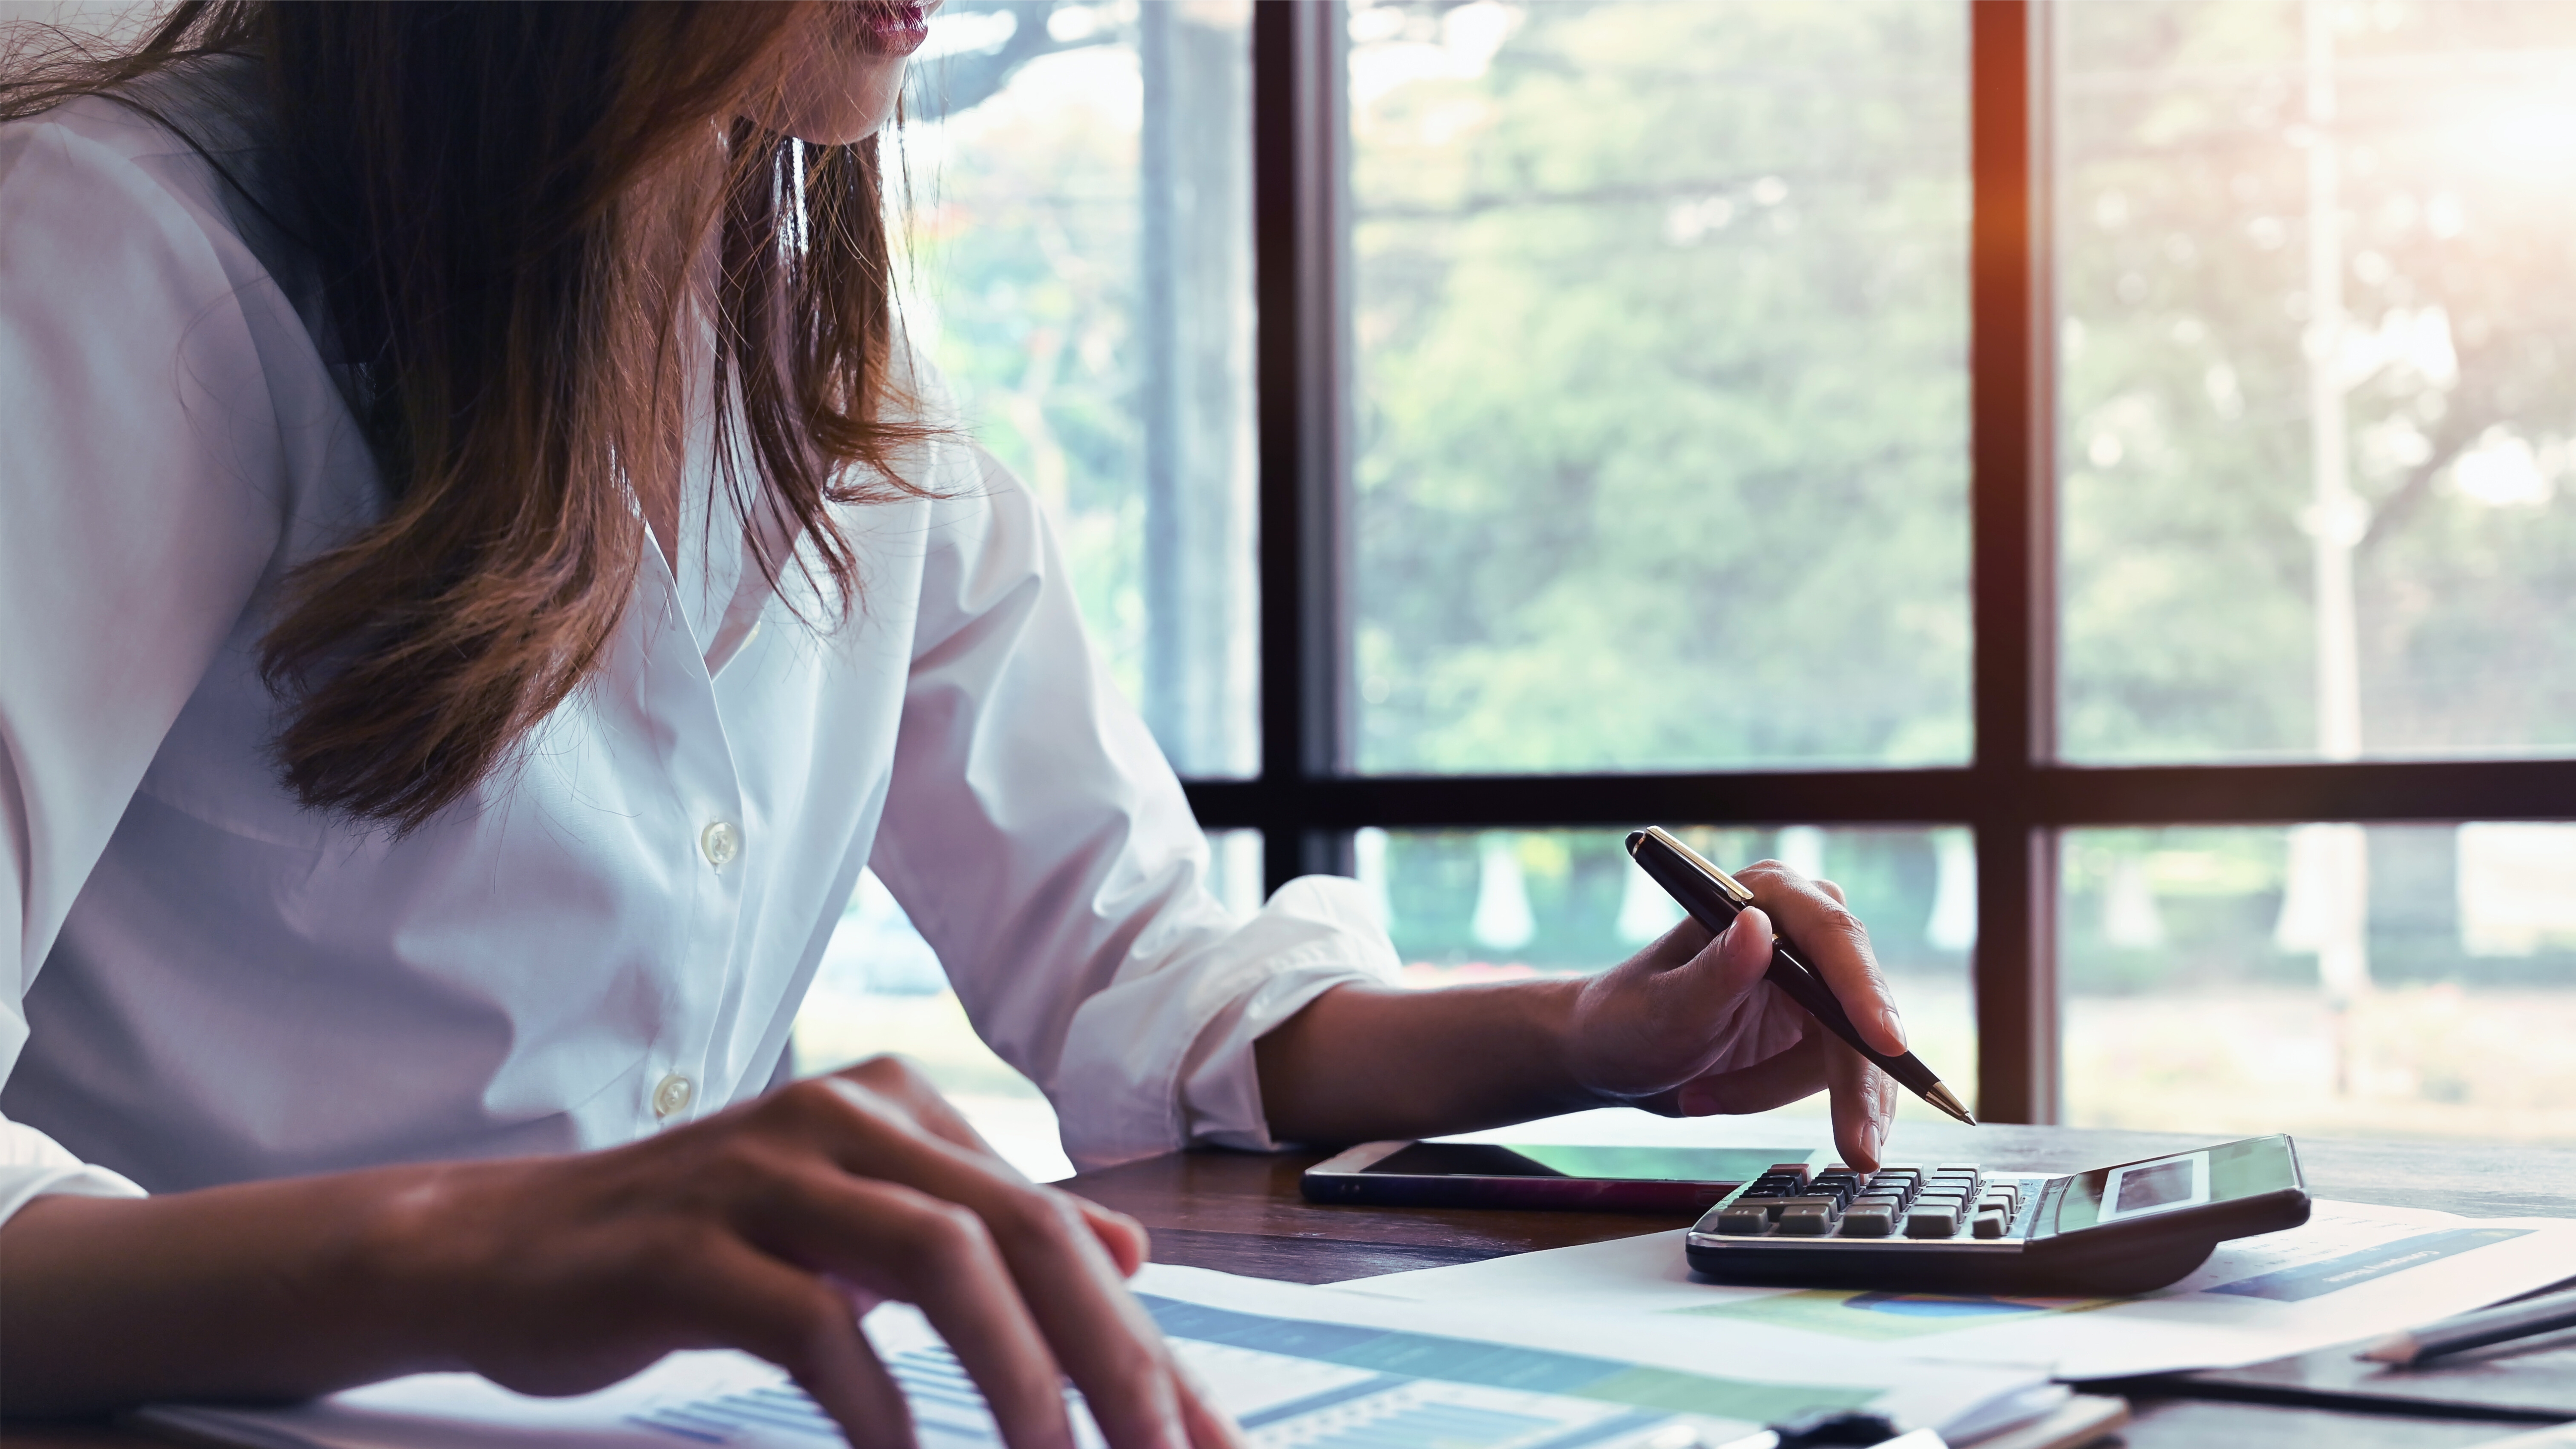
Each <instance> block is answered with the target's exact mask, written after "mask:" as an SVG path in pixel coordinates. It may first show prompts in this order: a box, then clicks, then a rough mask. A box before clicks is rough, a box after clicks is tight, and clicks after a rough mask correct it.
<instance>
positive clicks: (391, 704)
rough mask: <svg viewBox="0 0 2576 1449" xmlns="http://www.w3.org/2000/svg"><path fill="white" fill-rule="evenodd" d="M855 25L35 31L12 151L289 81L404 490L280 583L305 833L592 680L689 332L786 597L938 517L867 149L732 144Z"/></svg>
mask: <svg viewBox="0 0 2576 1449" xmlns="http://www.w3.org/2000/svg"><path fill="white" fill-rule="evenodd" d="M826 3H829V0H826ZM859 3H862V4H864V3H868V0H859ZM842 8H843V9H845V10H846V9H849V8H853V7H851V6H849V5H848V4H846V3H845V4H844V5H843V7H842ZM836 18H841V17H826V16H824V15H821V14H819V13H818V7H817V6H815V5H814V4H811V3H808V4H788V3H703V0H701V3H608V4H545V3H477V0H464V3H445V0H440V3H404V4H371V3H330V4H311V3H270V0H184V3H181V4H178V5H177V6H175V7H174V8H173V9H172V10H171V11H170V12H169V14H168V15H167V16H166V18H164V19H163V20H161V21H160V23H159V24H157V25H156V26H155V27H154V28H153V29H152V30H151V31H150V33H149V34H148V35H146V36H145V37H144V38H142V39H141V40H140V41H139V42H138V43H136V44H134V45H132V46H129V47H127V48H125V49H123V50H121V51H119V52H116V53H114V54H106V55H99V54H93V53H90V52H87V51H83V50H81V49H79V48H78V47H77V46H76V45H73V44H71V43H69V42H57V43H53V44H50V45H48V44H36V43H31V42H30V41H28V40H27V39H26V38H25V35H24V33H23V32H22V33H21V34H20V35H19V36H18V37H17V38H16V39H15V41H14V43H13V44H12V46H11V47H10V54H9V55H8V56H7V57H6V58H5V60H0V120H6V119H16V118H20V117H24V116H29V115H33V114H36V113H38V112H41V111H43V110H45V109H47V108H48V107H51V106H53V105H56V104H58V103H60V102H62V101H63V100H66V99H68V98H71V97H73V96H78V95H91V94H103V95H108V96H111V97H115V98H117V99H121V100H125V101H127V103H128V104H134V105H137V106H138V108H144V109H150V107H149V105H148V102H147V101H145V100H140V99H137V98H136V97H137V94H138V93H139V92H143V91H146V90H148V88H147V87H138V86H137V85H136V84H135V83H136V82H140V81H145V80H146V79H147V78H150V77H153V76H156V75H161V74H164V73H179V72H184V71H185V70H186V68H188V67H189V66H192V65H200V64H205V63H207V61H208V58H210V57H214V56H220V55H233V56H241V57H247V58H250V59H251V60H254V61H256V63H257V65H258V67H259V71H260V74H262V75H263V76H264V78H265V80H264V84H265V88H266V95H265V97H264V102H265V104H266V105H267V106H268V107H270V108H271V110H272V112H273V119H274V121H275V124H276V131H275V135H276V137H277V145H276V151H275V159H276V161H277V163H278V165H279V166H280V167H281V168H282V170H281V173H280V174H281V176H282V177H283V179H284V180H285V181H286V182H287V185H286V186H285V188H284V195H283V196H282V197H278V196H271V197H266V198H261V204H262V205H263V206H264V207H268V208H273V211H272V219H273V220H275V221H276V222H277V224H278V225H279V226H280V227H282V228H283V229H284V230H285V231H286V233H287V234H288V235H289V236H291V237H293V238H294V239H295V240H296V241H297V242H300V243H301V244H302V245H303V246H304V247H305V248H306V249H307V250H308V251H309V253H310V255H311V257H312V258H313V260H314V263H315V265H316V267H317V269H318V275H319V279H320V282H321V285H322V289H323V296H324V297H325V299H326V310H327V314H328V319H329V325H330V327H331V328H332V330H333V333H334V334H335V335H334V336H333V338H332V343H333V350H334V351H335V352H336V354H337V355H338V357H339V358H340V359H341V360H343V361H345V362H347V363H348V364H350V365H349V366H347V367H344V368H342V369H341V372H342V373H343V374H344V375H345V378H344V382H343V386H344V388H345V389H346V390H347V392H348V396H349V401H350V405H351V408H352V410H353V411H354V412H355V414H356V416H357V418H358V421H359V424H360V426H361V428H362V429H363V431H364V433H365V435H366V438H367V441H368V444H369V446H370V448H371V449H372V451H373V452H374V454H375V457H376V460H377V462H378V464H379V467H380V471H381V473H382V475H383V479H384V483H385V489H386V497H385V506H384V511H383V513H382V516H381V519H380V521H378V522H376V523H374V524H373V525H372V526H370V527H368V528H366V529H365V530H364V531H362V532H360V533H358V534H357V535H356V536H355V537H353V538H351V539H349V540H348V541H346V542H345V543H342V544H340V545H339V546H337V547H335V548H333V549H331V550H330V551H329V552H326V553H324V554H322V555H320V556H319V557H317V558H314V559H313V560H311V561H310V562H307V563H305V564H304V565H302V566H301V567H300V568H299V569H298V570H297V572H296V573H295V574H293V575H292V576H291V578H290V579H289V581H288V587H287V590H286V593H285V596H284V598H283V599H282V600H281V607H280V613H279V617H278V618H277V620H276V622H275V623H274V624H273V625H272V626H271V628H270V629H269V631H268V633H267V635H266V638H265V639H264V641H263V644H264V651H263V655H262V659H261V664H262V669H263V672H264V673H265V675H266V677H267V679H268V682H269V684H270V687H271V688H272V689H273V690H275V691H276V692H277V693H278V694H279V696H280V697H281V699H284V700H289V701H291V702H292V704H293V715H292V718H291V719H290V720H288V721H287V723H286V724H285V725H284V727H283V728H282V729H281V731H280V732H279V734H278V736H277V739H276V741H275V746H274V748H275V753H276V757H277V763H278V766H279V769H280V773H281V775H282V777H283V779H284V781H285V783H286V785H287V787H288V788H289V789H290V790H292V791H293V792H294V794H295V795H296V796H297V798H298V799H300V800H301V801H302V802H303V803H304V804H306V805H307V806H310V807H316V808H321V809H327V810H332V811H337V812H340V813H343V814H345V815H347V816H350V817H354V818H356V819H358V820H361V821H366V822H372V823H376V824H380V825H383V826H386V827H389V828H390V829H391V830H393V831H394V832H395V833H397V834H399V833H403V832H408V831H410V830H412V829H414V828H417V827H418V826H419V825H421V824H422V823H424V822H425V821H427V820H428V819H429V818H430V817H431V816H432V815H434V814H436V813H437V812H438V811H439V810H441V809H443V808H445V807H447V806H449V805H451V804H454V803H455V802H457V801H458V800H460V799H462V798H464V797H466V796H467V795H468V794H470V793H471V792H472V791H473V790H474V789H475V787H476V786H477V784H478V783H479V782H481V781H482V780H483V779H484V778H485V777H487V776H488V775H490V774H491V773H492V772H493V771H494V770H496V769H497V768H500V767H502V766H503V765H504V764H505V763H506V762H507V760H508V758H509V756H510V753H511V751H512V748H513V746H515V745H516V744H517V743H518V742H519V741H521V740H522V739H524V738H525V737H526V735H527V734H528V732H529V731H530V730H531V729H532V728H533V727H534V726H535V725H536V724H537V723H538V722H539V721H540V720H542V719H543V718H544V717H545V716H546V715H547V714H549V713H550V712H552V711H553V710H554V709H555V708H556V707H557V706H558V705H560V704H562V703H563V701H564V700H565V699H566V698H567V697H568V696H570V695H571V694H572V692H573V691H574V690H575V689H577V688H579V687H580V686H581V685H582V683H583V682H584V681H585V680H586V679H587V678H589V677H590V676H591V675H592V674H593V673H594V672H595V671H596V669H597V668H598V667H599V665H600V663H601V661H602V659H603V657H604V654H605V651H606V648H607V646H608V644H609V641H610V640H611V638H612V637H613V636H614V634H615V633H616V631H617V628H618V626H619V623H620V621H621V619H622V617H623V614H624V611H625V608H626V605H627V600H628V598H629V596H630V594H631V592H632V589H633V585H634V579H635V572H636V569H637V568H638V567H639V566H640V564H641V558H642V554H641V550H642V547H643V536H644V530H643V527H642V523H641V518H640V515H639V504H640V503H642V502H645V501H658V500H668V499H671V498H675V497H676V495H677V487H678V474H679V469H680V453H681V448H682V439H683V438H684V436H685V433H684V431H683V426H684V418H683V414H684V400H685V398H686V396H687V393H686V390H685V389H686V387H687V366H688V364H687V361H686V359H687V358H689V357H690V356H691V355H693V354H692V352H691V349H690V348H689V346H688V345H687V341H686V337H685V336H684V334H685V333H686V332H687V331H688V330H689V329H693V328H696V327H701V326H705V325H707V324H708V322H709V321H710V320H711V321H712V325H713V330H714V333H715V339H716V346H715V360H714V363H713V368H712V378H711V381H712V384H713V393H714V399H715V414H714V417H715V425H716V429H717V447H716V456H717V459H718V468H719V477H720V478H721V479H722V480H724V481H723V483H722V485H721V486H722V487H723V489H724V490H725V491H726V492H727V493H728V494H729V495H730V497H731V500H732V503H733V505H734V507H735V508H736V509H737V510H738V511H739V513H740V516H741V517H742V518H743V519H744V520H745V521H746V522H749V523H751V524H753V525H754V526H755V528H765V529H767V530H768V531H770V532H771V533H772V534H773V535H774V536H777V537H784V538H789V539H798V538H801V539H803V540H805V541H806V544H805V546H803V547H800V548H797V549H795V550H793V551H792V552H790V553H789V554H788V556H786V557H773V556H770V552H769V551H762V552H761V553H760V555H759V558H760V565H759V566H760V567H761V569H762V570H763V573H764V576H765V577H766V578H767V580H768V582H769V583H770V584H771V586H772V587H777V586H778V585H779V584H780V582H781V576H782V571H784V570H788V569H790V568H793V569H796V570H801V571H803V573H804V574H805V575H806V576H807V577H808V579H809V580H810V582H812V583H813V584H814V585H815V588H814V591H813V592H814V595H815V596H816V597H817V598H820V599H824V600H829V601H833V602H832V603H830V604H828V605H826V607H829V608H834V609H838V610H846V609H847V608H848V607H849V606H850V603H851V601H852V600H854V599H855V598H856V596H857V591H858V586H859V582H860V581H859V579H858V578H857V566H858V559H857V555H856V553H855V551H854V550H853V548H852V546H851V544H850V542H849V541H848V539H847V538H845V537H844V536H843V534H842V533H841V532H840V530H839V529H838V528H837V527H835V525H834V522H833V516H832V508H833V505H838V504H849V503H857V502H869V501H881V500H885V499H889V498H893V497H897V496H900V495H902V494H906V493H914V492H918V491H920V490H919V489H918V488H917V487H916V485H915V484H913V483H909V482H907V481H906V480H905V479H904V478H903V477H902V476H901V475H900V473H899V472H898V471H897V464H898V460H899V459H900V458H901V457H902V456H904V454H905V451H906V450H907V449H908V448H910V447H911V446H912V445H914V444H916V443H918V442H919V441H921V440H922V439H923V438H924V437H926V436H927V435H928V433H929V432H930V429H929V428H928V427H927V426H926V425H925V424H924V423H923V422H922V421H921V420H920V414H919V409H918V407H917V406H916V403H915V399H914V398H913V397H912V396H910V395H909V393H908V392H907V391H906V388H905V386H904V380H903V379H904V376H905V374H904V372H903V370H902V369H901V368H899V367H898V365H897V363H896V360H895V351H896V347H897V338H896V332H895V329H896V317H895V312H894V299H893V276H892V267H891V261H890V248H889V246H888V240H887V231H886V225H885V218H884V212H883V209H882V201H881V182H882V178H881V170H880V167H881V162H880V157H879V152H878V148H877V145H876V140H875V138H874V137H870V138H868V139H866V140H862V141H859V142H857V143H855V144H851V145H840V146H809V145H803V144H801V143H798V142H795V141H793V140H791V139H789V138H788V137H786V136H784V135H781V134H779V133H777V132H774V131H769V130H766V129H764V128H763V127H761V126H759V125H758V124H756V123H754V122H753V121H751V120H747V119H743V118H744V117H746V116H753V115H762V114H773V115H774V114H782V113H783V112H782V111H780V110H779V109H777V108H775V107H768V108H764V106H763V104H762V102H763V100H764V99H765V98H768V97H774V96H776V95H778V94H779V93H780V88H781V87H782V86H783V84H784V80H785V77H786V75H787V73H788V70H789V68H790V66H791V65H792V64H793V63H794V62H795V60H796V59H797V56H798V51H799V46H800V44H812V43H823V42H824V36H825V32H824V29H823V27H824V26H826V25H828V24H830V23H832V22H833V20H834V19H836ZM851 28H852V30H853V31H854V30H855V26H853V27H851ZM155 114H156V116H157V117H158V118H159V119H162V120H164V121H165V123H166V122H170V121H171V118H170V117H169V116H167V115H160V114H159V113H157V112H156V113H155ZM174 128H179V127H175V125H174ZM179 129H182V133H183V135H184V134H185V132H184V128H179ZM210 159H212V158H211V157H210ZM707 239H712V240H713V243H714V256H715V258H716V267H715V280H714V284H713V287H712V289H711V290H712V293H713V295H712V297H711V298H709V299H707V300H710V301H711V302H712V303H713V305H712V306H711V307H708V308H705V309H701V310H693V309H692V307H691V305H689V299H690V298H691V296H692V293H691V287H692V284H693V277H700V278H702V277H703V276H704V273H703V271H702V270H696V269H699V268H702V267H703V263H704V258H705V257H706V255H707V252H706V249H705V246H704V245H703V244H702V243H703V242H704V241H705V240H707ZM700 290H701V291H705V290H709V289H707V288H704V287H703V285H701V288H700ZM709 313H711V314H712V316H711V318H710V317H709ZM699 346H700V348H701V349H702V347H703V343H701V344H699ZM737 408H738V411H737ZM743 453H747V454H748V455H749V458H750V461H751V465H752V466H751V467H750V469H749V470H748V471H749V472H750V474H751V475H752V476H750V477H744V476H742V474H743V473H744V471H745V470H743V469H741V468H737V467H734V466H732V460H733V459H734V458H735V457H737V456H739V455H741V454H743ZM815 622H821V621H815Z"/></svg>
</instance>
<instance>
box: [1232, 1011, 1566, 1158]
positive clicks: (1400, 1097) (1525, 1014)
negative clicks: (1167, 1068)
mask: <svg viewBox="0 0 2576 1449" xmlns="http://www.w3.org/2000/svg"><path fill="white" fill-rule="evenodd" d="M1582 985H1583V983H1582V982H1580V981H1576V980H1563V981H1516V982H1510V983H1506V984H1502V985H1495V986H1461V987H1452V988H1450V989H1448V990H1443V991H1398V990H1392V989H1388V988H1384V987H1372V986H1338V987H1335V988H1334V989H1332V990H1330V991H1327V992H1325V993H1324V994H1323V995H1321V996H1319V997H1317V998H1315V1000H1314V1001H1312V1002H1311V1003H1309V1004H1308V1005H1307V1006H1306V1008H1305V1009H1304V1010H1302V1011H1300V1012H1298V1013H1297V1014H1296V1015H1295V1016H1293V1017H1291V1018H1289V1019H1288V1020H1287V1021H1286V1022H1283V1023H1282V1024H1280V1025H1279V1026H1278V1027H1276V1028H1274V1029H1272V1030H1271V1031H1270V1032H1269V1033H1268V1034H1266V1035H1264V1036H1263V1037H1262V1038H1261V1039H1260V1040H1259V1041H1258V1042H1256V1043H1255V1044H1254V1047H1253V1051H1254V1057H1255V1059H1256V1061H1257V1063H1258V1066H1259V1070H1260V1074H1261V1100H1262V1106H1263V1110H1264V1112H1265V1113H1266V1115H1267V1116H1268V1118H1269V1123H1270V1133H1271V1135H1272V1136H1273V1137H1277V1138H1280V1139H1282V1140H1287V1141H1297V1142H1360V1141H1368V1140H1372V1139H1378V1138H1397V1137H1430V1136H1436V1135H1438V1134H1441V1133H1444V1132H1472V1131H1475V1130H1477V1129H1478V1128H1482V1127H1497V1126H1501V1125H1504V1124H1506V1123H1511V1122H1522V1121H1527V1120H1528V1119H1530V1118H1532V1117H1544V1116H1549V1115H1552V1114H1554V1113H1558V1112H1572V1111H1579V1110H1581V1109H1583V1108H1586V1107H1599V1106H1604V1105H1608V1103H1609V1102H1610V1101H1611V1100H1612V1099H1610V1098H1608V1097H1605V1096H1602V1095H1600V1094H1598V1093H1596V1092H1593V1091H1590V1090H1588V1089H1586V1088H1585V1087H1584V1086H1583V1085H1582V1084H1581V1083H1580V1082H1579V1081H1578V1080H1577V1079H1576V1076H1575V1073H1574V1070H1573V1067H1572V1065H1571V1059H1570V1056H1569V1052H1568V1042H1567V1032H1568V1030H1569V1025H1570V1022H1571V1020H1572V1017H1573V1012H1574V1004H1575V999H1576V997H1577V995H1578V994H1579V993H1580V991H1581V989H1582Z"/></svg>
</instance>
